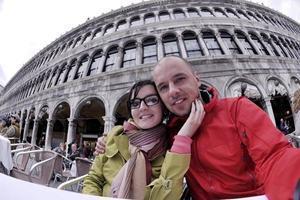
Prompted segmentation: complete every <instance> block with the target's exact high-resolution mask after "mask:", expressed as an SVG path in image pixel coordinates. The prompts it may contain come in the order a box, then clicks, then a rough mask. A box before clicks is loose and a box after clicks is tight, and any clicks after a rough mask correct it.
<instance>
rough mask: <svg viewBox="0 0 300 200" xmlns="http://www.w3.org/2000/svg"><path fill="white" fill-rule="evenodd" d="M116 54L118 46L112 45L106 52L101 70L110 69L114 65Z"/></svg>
mask: <svg viewBox="0 0 300 200" xmlns="http://www.w3.org/2000/svg"><path fill="white" fill-rule="evenodd" d="M117 56H118V47H117V46H114V47H112V48H110V50H109V51H108V52H107V56H106V59H105V64H104V67H103V70H102V71H103V72H107V71H111V70H112V69H113V67H114V65H115V62H116V59H117Z"/></svg>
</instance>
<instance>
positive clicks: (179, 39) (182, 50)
mask: <svg viewBox="0 0 300 200" xmlns="http://www.w3.org/2000/svg"><path fill="white" fill-rule="evenodd" d="M177 38H178V43H179V49H180V52H181V56H182V57H183V58H185V59H186V58H187V57H188V56H187V52H186V49H185V45H184V43H183V40H182V36H181V35H178V36H177Z"/></svg>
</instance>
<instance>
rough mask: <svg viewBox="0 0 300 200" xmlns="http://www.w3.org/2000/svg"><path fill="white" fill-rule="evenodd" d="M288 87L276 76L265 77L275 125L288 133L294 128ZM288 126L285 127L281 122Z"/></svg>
mask: <svg viewBox="0 0 300 200" xmlns="http://www.w3.org/2000/svg"><path fill="white" fill-rule="evenodd" d="M287 88H288V87H287V86H286V84H285V83H284V81H282V80H281V79H280V78H279V77H277V76H274V75H273V76H269V77H268V78H267V89H268V93H269V95H270V97H271V105H272V108H273V112H274V117H275V122H276V126H277V127H278V128H279V129H280V130H281V131H282V132H283V133H284V134H288V133H291V132H293V131H294V130H295V125H294V118H293V115H292V108H291V99H290V97H289V91H288V89H287ZM282 121H283V122H284V123H286V125H287V126H288V127H289V128H288V129H285V128H283V127H282V123H281V122H282Z"/></svg>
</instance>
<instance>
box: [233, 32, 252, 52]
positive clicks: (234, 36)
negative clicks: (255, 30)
mask: <svg viewBox="0 0 300 200" xmlns="http://www.w3.org/2000/svg"><path fill="white" fill-rule="evenodd" d="M231 37H232V39H233V41H234V42H235V43H236V45H237V46H238V48H239V49H240V50H241V52H242V54H243V55H249V53H248V51H246V50H245V47H244V46H243V45H242V43H241V42H240V40H239V39H238V38H237V36H236V34H235V33H233V34H231Z"/></svg>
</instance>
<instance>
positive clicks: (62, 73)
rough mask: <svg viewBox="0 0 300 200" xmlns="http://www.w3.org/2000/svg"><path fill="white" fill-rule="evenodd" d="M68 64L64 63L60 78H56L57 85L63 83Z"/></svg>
mask: <svg viewBox="0 0 300 200" xmlns="http://www.w3.org/2000/svg"><path fill="white" fill-rule="evenodd" d="M66 66H67V65H66V64H64V65H63V66H62V67H61V69H60V71H59V75H58V79H57V80H56V83H55V85H59V84H61V83H62V82H63V76H64V73H65V71H66V70H67V67H66Z"/></svg>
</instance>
